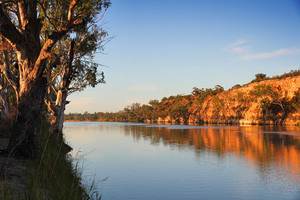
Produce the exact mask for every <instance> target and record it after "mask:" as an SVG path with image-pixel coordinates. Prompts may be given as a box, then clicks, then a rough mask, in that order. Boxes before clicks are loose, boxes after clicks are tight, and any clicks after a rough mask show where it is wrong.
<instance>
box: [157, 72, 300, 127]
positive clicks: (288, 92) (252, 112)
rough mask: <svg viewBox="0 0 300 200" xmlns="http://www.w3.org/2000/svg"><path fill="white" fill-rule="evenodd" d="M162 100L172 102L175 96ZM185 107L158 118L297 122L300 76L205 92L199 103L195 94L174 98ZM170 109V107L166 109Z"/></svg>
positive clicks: (290, 123) (225, 121)
mask: <svg viewBox="0 0 300 200" xmlns="http://www.w3.org/2000/svg"><path fill="white" fill-rule="evenodd" d="M165 104H173V107H174V106H175V105H174V104H176V103H175V101H174V100H169V101H166V102H165ZM177 104H182V105H184V106H187V108H188V116H186V118H185V117H184V116H180V117H179V118H177V119H176V118H174V117H173V118H172V117H171V116H170V115H168V116H166V117H160V118H159V119H158V121H160V122H175V121H180V122H189V123H234V124H286V125H299V123H300V76H294V77H288V78H283V79H272V80H265V81H260V82H255V83H250V84H247V85H244V86H241V87H239V88H236V89H231V90H228V91H224V92H221V93H219V94H216V95H212V96H208V97H207V98H205V100H204V102H201V103H199V97H198V96H197V95H193V96H189V97H188V96H185V98H182V100H180V101H177ZM169 111H170V110H169Z"/></svg>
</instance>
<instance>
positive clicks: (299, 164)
mask: <svg viewBox="0 0 300 200" xmlns="http://www.w3.org/2000/svg"><path fill="white" fill-rule="evenodd" d="M123 128H124V131H125V134H127V135H130V136H131V137H133V138H134V139H136V140H139V139H141V138H143V139H145V140H150V141H151V143H152V144H159V143H163V144H165V145H170V146H171V147H176V148H178V149H182V150H184V149H187V148H190V149H191V148H192V149H193V148H194V149H195V152H196V154H198V155H200V154H201V153H203V152H207V151H210V152H214V153H216V154H217V155H219V156H223V155H224V154H226V153H230V154H233V155H235V156H243V157H245V159H246V160H248V162H250V163H252V164H254V165H256V166H258V170H259V174H261V175H263V176H267V174H268V173H269V174H273V173H274V172H273V171H272V170H274V169H276V170H277V171H278V172H279V173H280V171H281V170H288V171H289V174H290V175H291V176H293V177H291V178H292V179H293V180H294V181H296V182H300V133H296V134H295V132H292V131H295V130H286V129H285V130H278V129H277V130H276V129H270V127H259V126H257V127H231V128H220V129H214V128H212V129H209V128H205V129H168V128H165V127H145V126H123ZM289 131H291V132H289ZM272 132H273V133H272ZM274 132H275V133H274ZM293 133H294V134H293Z"/></svg>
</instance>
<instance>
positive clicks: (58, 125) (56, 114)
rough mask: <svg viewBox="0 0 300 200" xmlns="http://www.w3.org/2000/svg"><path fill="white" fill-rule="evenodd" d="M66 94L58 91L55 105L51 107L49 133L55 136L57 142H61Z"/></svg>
mask: <svg viewBox="0 0 300 200" xmlns="http://www.w3.org/2000/svg"><path fill="white" fill-rule="evenodd" d="M66 99H67V92H64V91H61V90H60V91H58V94H57V98H56V102H55V105H53V106H52V118H51V121H50V124H51V126H50V131H51V132H52V133H54V134H56V135H57V137H56V138H57V142H61V141H62V138H63V136H62V129H63V123H64V112H65V107H66V104H67V101H66Z"/></svg>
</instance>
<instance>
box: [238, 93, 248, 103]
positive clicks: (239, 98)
mask: <svg viewBox="0 0 300 200" xmlns="http://www.w3.org/2000/svg"><path fill="white" fill-rule="evenodd" d="M236 100H237V101H238V102H239V103H244V102H245V101H246V97H245V96H244V93H243V92H238V93H237V94H236Z"/></svg>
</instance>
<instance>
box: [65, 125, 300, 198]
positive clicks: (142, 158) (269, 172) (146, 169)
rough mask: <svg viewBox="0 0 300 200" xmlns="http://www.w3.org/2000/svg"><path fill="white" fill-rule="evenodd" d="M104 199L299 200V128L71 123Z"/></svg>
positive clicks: (72, 139)
mask: <svg viewBox="0 0 300 200" xmlns="http://www.w3.org/2000/svg"><path fill="white" fill-rule="evenodd" d="M64 133H65V136H66V140H67V141H68V143H69V144H70V145H71V146H72V147H73V149H74V150H73V155H75V154H77V155H84V159H83V160H84V170H83V175H84V179H85V181H86V182H89V181H90V180H92V179H93V178H95V182H96V184H97V189H98V191H99V192H100V193H101V194H102V197H103V199H104V200H107V199H109V200H110V199H115V200H135V199H139V200H146V199H147V200H148V199H149V200H150V199H151V200H156V199H163V200H169V199H170V200H176V199H178V200H179V199H180V200H182V199H183V200H194V199H204V200H209V199H213V200H214V199H216V200H219V199H220V200H224V199H229V200H234V199H242V200H250V199H251V200H260V199H261V200H267V199H270V200H277V199H278V200H284V199H287V200H300V129H299V128H282V129H278V130H275V129H273V128H270V127H269V128H267V127H238V126H236V127H217V126H211V127H194V126H181V125H147V124H131V123H108V122H67V123H65V128H64Z"/></svg>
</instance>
